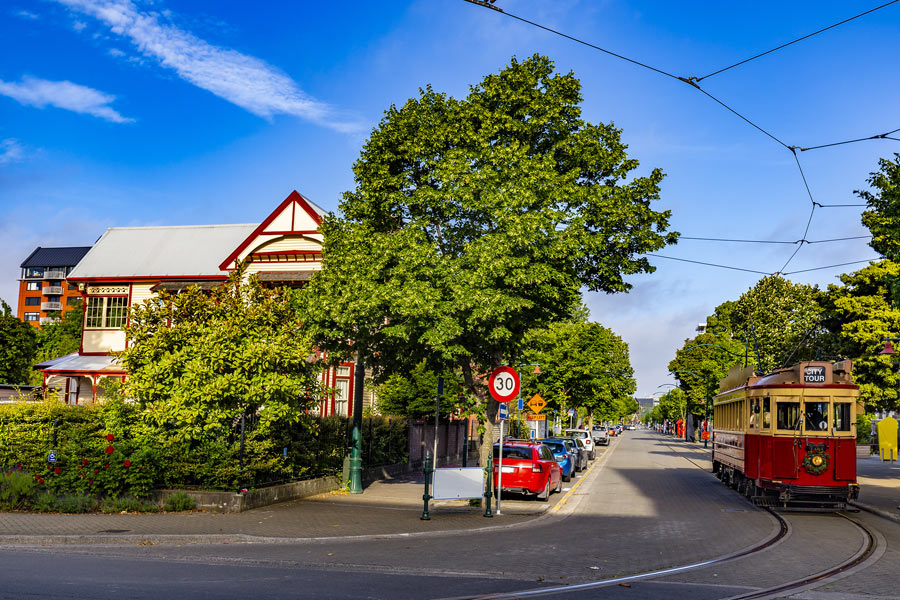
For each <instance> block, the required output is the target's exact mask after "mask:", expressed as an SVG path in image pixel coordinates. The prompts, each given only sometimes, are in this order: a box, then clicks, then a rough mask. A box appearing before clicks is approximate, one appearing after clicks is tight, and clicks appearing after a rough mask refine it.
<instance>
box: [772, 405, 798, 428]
mask: <svg viewBox="0 0 900 600" xmlns="http://www.w3.org/2000/svg"><path fill="white" fill-rule="evenodd" d="M777 406H778V408H777V410H776V425H777V427H778V429H799V428H800V423H799V421H800V404H799V403H798V402H779V403H778V405H777Z"/></svg>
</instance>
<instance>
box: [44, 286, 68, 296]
mask: <svg viewBox="0 0 900 600" xmlns="http://www.w3.org/2000/svg"><path fill="white" fill-rule="evenodd" d="M42 291H43V292H44V295H45V296H62V295H63V286H61V285H48V286H47V287H45V288H44V289H43V290H42Z"/></svg>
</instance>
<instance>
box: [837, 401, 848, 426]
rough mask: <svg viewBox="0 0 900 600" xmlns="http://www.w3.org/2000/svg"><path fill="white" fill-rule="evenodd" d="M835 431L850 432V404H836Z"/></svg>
mask: <svg viewBox="0 0 900 600" xmlns="http://www.w3.org/2000/svg"><path fill="white" fill-rule="evenodd" d="M834 430H835V431H850V403H849V402H835V403H834Z"/></svg>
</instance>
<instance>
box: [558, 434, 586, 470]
mask: <svg viewBox="0 0 900 600" xmlns="http://www.w3.org/2000/svg"><path fill="white" fill-rule="evenodd" d="M555 439H560V440H562V441H563V442H564V443H565V444H566V447H568V448H569V454H571V455H573V456H574V457H575V470H576V471H584V470H585V469H587V466H588V457H587V448H585V447H584V444H579V443H578V440H577V439H576V438H555Z"/></svg>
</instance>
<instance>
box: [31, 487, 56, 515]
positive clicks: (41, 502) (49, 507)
mask: <svg viewBox="0 0 900 600" xmlns="http://www.w3.org/2000/svg"><path fill="white" fill-rule="evenodd" d="M57 500H58V497H57V495H56V494H51V493H50V492H40V493H39V494H38V495H37V496H35V498H34V500H32V501H31V510H33V511H36V512H45V513H46V512H57V510H58V509H57V506H56V501H57Z"/></svg>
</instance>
